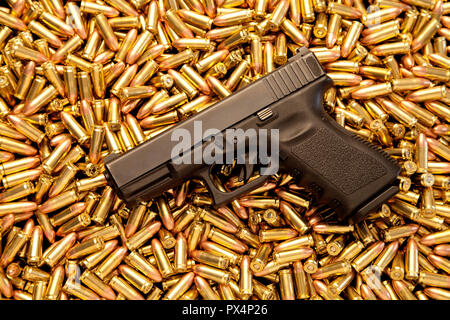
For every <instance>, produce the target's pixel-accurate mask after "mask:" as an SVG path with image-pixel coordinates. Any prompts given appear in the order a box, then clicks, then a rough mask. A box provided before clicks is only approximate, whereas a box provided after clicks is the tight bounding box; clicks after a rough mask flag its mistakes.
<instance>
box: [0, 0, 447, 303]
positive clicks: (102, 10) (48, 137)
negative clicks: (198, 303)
mask: <svg viewBox="0 0 450 320" xmlns="http://www.w3.org/2000/svg"><path fill="white" fill-rule="evenodd" d="M7 3H8V5H9V7H2V8H0V96H1V98H0V118H1V121H0V149H1V151H0V162H1V163H0V173H1V190H0V297H1V298H3V299H19V300H31V299H49V300H65V299H117V300H121V299H148V300H152V299H185V300H191V299H232V300H234V299H261V300H268V299H286V300H291V299H311V300H322V299H325V300H343V299H367V300H375V299H401V300H409V299H411V300H412V299H419V300H426V299H450V260H449V256H450V229H449V228H448V225H449V223H450V205H449V203H450V190H449V188H450V125H449V124H448V121H450V106H449V104H450V89H449V87H448V86H449V84H450V57H449V56H448V55H447V54H448V53H449V52H450V50H449V49H450V46H449V43H450V2H445V3H444V2H443V1H442V0H402V1H397V0H374V1H373V3H371V4H369V3H363V1H362V0H336V2H332V1H327V0H131V1H126V0H104V1H102V0H96V1H94V0H93V1H86V0H82V1H77V2H71V1H69V2H66V3H63V1H62V0H7ZM300 46H308V47H309V48H310V50H312V51H313V52H314V53H315V54H316V56H317V58H318V59H319V61H320V62H321V63H322V64H323V66H324V68H325V70H326V71H327V73H328V75H329V76H330V78H332V80H333V81H334V85H335V86H334V87H332V88H331V89H329V90H328V91H327V92H326V94H325V97H324V103H325V107H326V110H327V112H329V113H330V115H331V116H332V117H334V118H335V119H336V121H337V122H338V123H339V124H340V125H342V126H344V127H345V128H346V129H348V130H349V131H351V132H353V133H355V134H357V135H359V136H361V137H362V138H364V139H366V140H368V141H371V142H372V143H374V144H376V145H378V146H380V147H382V148H383V149H384V151H386V152H387V153H388V154H389V155H391V156H392V157H394V158H395V159H396V160H397V161H398V163H399V164H400V165H401V168H402V171H401V175H400V176H399V177H398V183H399V187H400V190H401V191H400V193H399V194H397V195H396V196H395V197H394V198H393V199H391V200H390V201H389V202H388V203H386V204H384V205H383V206H382V207H381V209H379V210H378V211H376V212H372V213H371V214H369V215H368V216H367V218H366V219H365V220H364V221H362V222H359V223H357V224H355V225H345V223H337V222H335V221H333V212H332V210H331V209H330V208H328V207H326V206H324V205H321V206H318V205H316V203H315V199H314V193H313V192H311V191H309V190H306V189H304V188H301V187H299V186H298V185H296V183H295V181H294V180H293V179H292V177H291V176H289V174H288V173H280V174H278V175H276V176H273V177H272V178H271V179H270V180H269V181H268V182H267V183H265V184H264V185H263V186H262V187H260V188H258V189H256V190H254V191H252V192H251V193H250V194H248V195H245V196H244V197H243V198H241V199H237V200H234V201H233V202H232V203H230V204H229V205H227V206H223V207H221V208H219V209H217V210H214V209H213V208H212V207H211V204H212V200H211V198H210V196H209V195H208V192H207V189H206V187H205V186H204V185H203V183H202V181H197V180H191V181H186V182H185V183H184V184H183V185H182V186H180V187H179V188H176V189H173V190H167V192H166V193H165V194H164V195H163V196H160V197H158V198H156V199H153V200H152V201H150V202H146V203H140V204H139V205H138V206H136V207H134V208H131V207H128V206H126V205H125V204H124V203H123V202H122V201H121V200H120V199H119V198H118V197H117V196H116V195H115V194H114V192H113V190H112V189H111V188H110V187H109V186H107V183H106V179H105V176H104V175H103V171H104V167H103V159H104V158H105V157H106V156H107V155H109V154H112V153H122V152H125V151H128V150H130V149H132V148H134V147H136V146H137V145H139V144H141V143H143V142H144V141H147V140H148V139H152V138H154V137H155V136H156V135H158V134H159V133H161V132H163V131H164V130H167V129H168V128H171V127H172V126H173V125H174V124H175V123H177V122H179V121H183V120H184V119H186V118H188V117H189V116H191V115H193V114H195V113H198V112H200V111H202V110H204V109H206V108H208V107H209V106H211V105H212V104H214V103H215V102H216V101H218V100H220V99H223V98H225V97H226V96H228V95H230V94H231V93H232V92H233V91H236V90H239V88H241V87H243V86H245V85H247V84H249V83H250V82H252V81H254V80H256V79H259V78H260V77H262V76H263V75H265V74H267V73H269V72H271V71H272V70H274V69H275V68H276V67H277V66H280V65H283V64H284V63H286V61H287V59H288V57H290V56H291V55H293V54H295V52H296V50H297V48H298V47H300ZM155 152H158V151H157V150H155ZM143 161H145V159H143ZM235 172H236V170H234V168H233V166H230V165H228V166H223V168H221V170H220V172H218V173H217V182H218V183H219V184H220V185H221V187H222V188H223V190H232V189H233V188H235V187H237V186H239V185H240V184H242V182H240V181H239V179H238V177H237V175H236V174H235Z"/></svg>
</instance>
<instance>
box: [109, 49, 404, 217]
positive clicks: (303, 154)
mask: <svg viewBox="0 0 450 320" xmlns="http://www.w3.org/2000/svg"><path fill="white" fill-rule="evenodd" d="M331 85H332V80H331V79H330V78H329V77H327V75H326V73H325V72H324V70H323V69H322V66H321V65H320V63H319V61H318V60H317V58H316V57H315V55H314V54H313V53H312V52H311V51H309V50H308V49H307V48H306V47H301V48H299V50H298V51H297V53H296V54H295V55H293V56H292V57H291V58H290V59H289V60H288V61H287V63H286V64H285V65H283V66H281V67H279V68H277V69H276V70H274V71H273V72H271V73H268V74H267V75H265V76H263V77H261V78H260V79H258V80H256V81H254V82H253V83H251V84H249V85H247V86H245V87H243V88H241V89H239V90H238V91H236V92H234V93H233V94H231V95H229V96H227V97H225V98H224V99H222V100H220V101H218V102H216V103H215V104H213V105H212V106H210V107H208V108H206V109H205V110H203V111H201V112H199V113H196V114H194V115H193V116H191V117H189V118H187V119H186V120H184V121H181V122H179V123H177V124H176V125H174V126H173V127H171V128H170V129H168V130H166V131H163V132H162V133H161V134H159V135H157V136H156V137H154V138H152V139H150V140H147V141H146V142H144V143H142V144H140V145H138V146H137V147H136V148H134V149H131V150H129V151H127V152H125V153H122V154H111V155H109V156H108V157H106V159H105V176H106V179H107V181H108V183H109V185H110V186H111V187H112V188H113V189H114V191H115V192H116V194H117V195H118V197H120V198H121V199H123V200H124V201H125V202H126V203H127V204H129V205H135V204H137V203H139V202H142V201H149V200H151V199H152V198H154V197H157V196H159V195H161V194H163V193H164V192H165V191H167V190H169V189H171V188H175V187H177V186H179V185H181V184H182V183H184V182H185V181H187V180H189V179H193V178H195V179H202V180H203V181H204V184H205V185H206V187H207V188H208V190H209V192H210V195H211V197H212V199H213V202H214V207H216V208H217V207H220V206H223V205H225V204H227V203H228V202H230V201H232V200H235V199H237V198H239V197H241V196H243V195H244V194H246V193H248V192H250V191H251V190H253V189H255V188H257V187H259V186H261V185H263V184H264V182H265V181H267V179H268V178H269V177H270V176H268V175H259V176H257V177H256V178H254V179H249V177H250V176H251V173H250V171H252V170H254V166H253V165H251V164H248V165H247V164H245V166H244V167H245V168H246V170H247V172H245V174H244V181H245V182H247V183H245V184H243V185H241V186H239V187H237V188H235V189H232V190H231V191H226V190H224V189H223V188H219V187H218V186H217V185H216V184H215V182H214V181H215V179H214V178H213V177H212V174H213V171H212V168H213V167H214V165H215V163H212V164H211V163H204V162H201V163H198V162H196V163H180V161H174V159H173V155H172V149H173V148H174V147H175V146H176V144H177V143H178V141H173V133H174V132H176V130H183V132H190V133H194V129H195V125H196V124H198V123H199V121H200V122H201V124H202V126H203V129H208V128H214V129H215V130H216V131H220V132H227V129H242V130H247V129H252V128H253V129H255V130H256V129H258V130H259V129H267V130H278V137H279V142H278V143H279V155H278V156H279V163H280V166H279V167H280V168H281V169H283V170H286V171H287V172H289V173H290V174H291V176H292V177H293V178H294V179H295V181H296V183H297V184H298V185H299V186H301V187H304V188H306V189H309V190H314V194H315V195H316V198H315V199H316V200H315V201H316V202H317V204H327V205H328V206H329V207H330V208H332V209H333V210H334V212H335V213H336V216H337V220H340V221H342V220H344V219H349V220H350V221H352V222H355V223H356V222H358V221H360V220H362V219H363V218H364V216H365V215H366V214H368V213H370V212H373V211H375V210H377V209H378V208H379V206H381V205H382V204H383V203H384V202H385V201H387V200H388V199H389V198H391V197H392V196H394V195H395V194H396V193H397V192H398V186H397V185H396V179H397V176H398V175H399V171H400V168H399V166H398V165H397V163H396V161H395V160H394V159H392V158H391V157H389V155H387V154H386V153H385V152H384V151H382V150H381V149H380V148H378V147H377V146H375V145H373V144H371V143H370V142H368V141H366V140H363V139H362V138H360V137H358V136H357V135H355V134H353V133H351V132H349V131H347V130H346V129H345V128H344V127H342V126H340V125H339V124H337V123H336V122H335V121H334V120H333V119H332V118H331V117H330V116H329V115H328V113H327V112H326V111H325V110H324V108H323V95H324V93H325V91H326V90H327V89H328V88H330V87H331ZM186 130H187V131H186ZM258 132H259V131H258ZM193 135H194V139H192V140H191V143H190V145H189V147H188V148H187V151H186V152H187V157H193V154H194V153H195V151H196V150H198V148H202V147H205V145H208V144H210V143H212V142H211V141H212V139H211V137H210V136H200V137H196V138H195V134H193ZM258 141H260V140H258ZM227 149H231V148H229V147H228V148H227ZM230 152H231V151H230ZM223 154H224V155H225V154H228V151H226V150H224V152H223ZM184 156H186V153H185V154H184ZM241 156H242V155H241ZM244 158H245V157H244ZM178 160H179V159H178Z"/></svg>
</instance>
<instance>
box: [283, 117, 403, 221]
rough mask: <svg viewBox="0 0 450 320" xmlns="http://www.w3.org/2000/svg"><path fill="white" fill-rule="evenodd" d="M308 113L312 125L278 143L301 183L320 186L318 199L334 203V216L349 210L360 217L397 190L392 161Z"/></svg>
mask: <svg viewBox="0 0 450 320" xmlns="http://www.w3.org/2000/svg"><path fill="white" fill-rule="evenodd" d="M311 118H312V119H315V120H313V121H315V123H314V126H311V128H310V129H309V130H308V131H307V132H306V133H305V134H303V135H302V136H300V137H297V138H296V139H293V140H291V141H289V142H288V143H287V144H285V145H284V146H283V149H284V150H283V151H284V152H285V154H287V155H288V159H286V165H287V166H288V167H290V169H294V170H298V171H300V174H299V179H300V184H302V185H304V184H306V185H307V186H309V187H312V188H315V189H322V190H321V192H320V193H321V195H322V199H321V200H322V201H320V202H325V203H328V204H329V205H330V206H331V207H333V208H334V209H335V211H336V213H337V214H338V218H339V219H343V218H345V217H347V216H348V215H352V220H353V221H359V220H361V219H362V218H363V216H364V215H365V214H367V213H369V212H371V211H373V210H376V209H377V207H378V206H379V205H381V204H382V203H383V202H384V201H387V200H388V199H389V198H390V197H392V196H393V195H395V193H397V192H398V187H396V186H394V185H393V183H394V181H395V179H396V177H397V175H398V173H399V168H398V165H397V164H396V162H395V160H393V159H392V158H390V157H389V156H388V155H387V154H386V153H384V152H383V151H382V150H381V149H379V148H378V147H376V146H375V145H373V144H371V143H370V142H368V141H365V140H363V139H361V138H359V137H357V136H356V135H353V134H352V133H350V132H348V131H347V130H345V129H344V128H343V127H341V126H339V125H338V124H337V123H336V122H334V121H333V120H332V119H331V118H330V117H329V116H328V115H327V114H325V113H322V114H321V115H320V116H319V115H318V116H316V117H314V116H313V117H311ZM361 203H362V205H361Z"/></svg>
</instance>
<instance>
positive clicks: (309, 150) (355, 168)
mask: <svg viewBox="0 0 450 320" xmlns="http://www.w3.org/2000/svg"><path fill="white" fill-rule="evenodd" d="M292 154H293V155H294V156H295V157H296V158H298V159H299V160H300V161H302V162H304V163H305V164H306V165H308V166H309V167H311V168H312V169H313V170H314V171H316V172H317V173H318V174H320V175H322V176H323V177H324V179H326V180H328V181H329V182H330V183H332V184H333V185H334V186H335V187H336V188H337V189H339V190H341V191H342V193H344V194H347V195H349V194H352V193H354V192H355V191H358V190H359V189H361V188H362V187H364V186H366V185H367V184H369V183H371V182H373V181H375V180H377V179H379V178H380V177H382V176H383V175H385V174H386V173H387V172H386V169H385V167H383V166H382V165H381V164H380V163H379V162H378V161H376V160H375V159H373V158H372V157H371V156H370V155H368V154H366V153H363V152H361V151H360V150H358V149H356V148H354V147H352V146H351V145H349V144H348V143H346V142H345V141H344V140H343V139H342V138H340V137H339V136H337V135H329V134H327V131H326V129H324V128H319V129H317V130H316V131H315V132H314V134H312V135H311V136H310V137H309V138H308V139H306V140H303V141H301V143H299V144H298V145H296V146H294V147H292Z"/></svg>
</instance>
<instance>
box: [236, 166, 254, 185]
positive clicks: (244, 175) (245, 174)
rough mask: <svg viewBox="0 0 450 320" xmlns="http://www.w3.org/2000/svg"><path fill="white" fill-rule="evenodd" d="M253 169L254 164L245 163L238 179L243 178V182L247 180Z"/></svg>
mask: <svg viewBox="0 0 450 320" xmlns="http://www.w3.org/2000/svg"><path fill="white" fill-rule="evenodd" d="M254 169H255V165H254V164H250V163H246V164H245V166H244V167H243V168H242V170H241V172H240V173H239V179H238V180H239V181H242V180H244V182H248V180H249V179H250V177H251V176H252V175H253V170H254Z"/></svg>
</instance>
